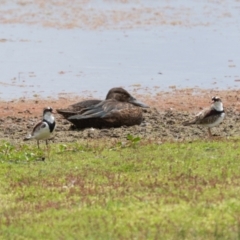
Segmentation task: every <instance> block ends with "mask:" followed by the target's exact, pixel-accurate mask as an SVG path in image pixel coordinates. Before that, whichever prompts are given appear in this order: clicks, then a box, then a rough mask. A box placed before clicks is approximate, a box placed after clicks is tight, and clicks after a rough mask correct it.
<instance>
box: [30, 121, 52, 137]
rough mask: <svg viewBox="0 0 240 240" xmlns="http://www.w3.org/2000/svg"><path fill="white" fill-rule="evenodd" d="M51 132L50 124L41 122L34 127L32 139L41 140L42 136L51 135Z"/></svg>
mask: <svg viewBox="0 0 240 240" xmlns="http://www.w3.org/2000/svg"><path fill="white" fill-rule="evenodd" d="M49 132H50V130H49V126H48V124H47V123H46V122H43V121H41V122H39V123H37V124H36V125H35V126H34V128H33V130H32V133H31V138H39V139H41V138H42V136H45V135H46V133H49Z"/></svg>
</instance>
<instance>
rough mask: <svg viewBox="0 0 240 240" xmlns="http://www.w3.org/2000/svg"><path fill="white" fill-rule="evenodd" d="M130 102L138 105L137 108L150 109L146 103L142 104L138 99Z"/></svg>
mask: <svg viewBox="0 0 240 240" xmlns="http://www.w3.org/2000/svg"><path fill="white" fill-rule="evenodd" d="M129 102H130V103H132V104H134V105H136V106H139V107H142V108H149V106H148V105H146V104H145V103H143V102H140V101H138V100H137V99H134V98H133V99H131V100H130V101H129Z"/></svg>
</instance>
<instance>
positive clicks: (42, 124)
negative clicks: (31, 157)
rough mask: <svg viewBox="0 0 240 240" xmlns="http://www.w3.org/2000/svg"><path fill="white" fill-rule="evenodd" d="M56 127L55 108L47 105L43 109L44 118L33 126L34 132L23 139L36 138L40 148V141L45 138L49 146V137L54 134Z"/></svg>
mask: <svg viewBox="0 0 240 240" xmlns="http://www.w3.org/2000/svg"><path fill="white" fill-rule="evenodd" d="M55 127H56V121H55V117H54V115H53V109H52V108H51V107H46V108H44V109H43V117H42V120H41V121H39V122H38V123H37V124H36V125H35V126H34V128H33V130H32V132H31V133H30V134H29V135H28V136H27V137H25V138H24V139H23V140H24V141H28V140H32V139H35V140H37V145H38V148H39V141H40V140H45V141H46V146H47V147H48V139H49V138H50V137H51V136H52V134H53V132H54V130H55Z"/></svg>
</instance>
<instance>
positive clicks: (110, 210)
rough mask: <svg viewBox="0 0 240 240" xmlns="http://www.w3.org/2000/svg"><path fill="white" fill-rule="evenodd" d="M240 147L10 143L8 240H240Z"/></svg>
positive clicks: (4, 189)
mask: <svg viewBox="0 0 240 240" xmlns="http://www.w3.org/2000/svg"><path fill="white" fill-rule="evenodd" d="M238 142H239V140H234V139H231V140H221V141H219V140H217V141H198V142H192V143H189V142H185V143H163V144H156V143H150V142H148V143H144V141H143V140H140V141H139V139H138V138H131V137H129V140H126V142H125V143H124V142H121V143H117V142H115V143H110V142H108V143H107V142H106V143H104V142H102V141H100V142H98V141H92V142H79V143H74V144H66V145H64V144H51V150H50V151H49V152H48V153H47V152H41V151H38V150H37V149H36V145H35V144H33V145H18V144H10V143H7V142H2V143H0V157H1V167H0V182H1V184H0V194H1V197H0V202H1V204H0V214H1V218H0V234H1V235H0V236H1V239H104V240H105V239H208V240H211V239H240V197H239V196H240V150H239V143H238ZM43 154H44V156H45V157H46V159H45V161H41V159H42V156H43Z"/></svg>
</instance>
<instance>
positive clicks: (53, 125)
mask: <svg viewBox="0 0 240 240" xmlns="http://www.w3.org/2000/svg"><path fill="white" fill-rule="evenodd" d="M43 122H45V123H47V124H48V126H49V130H50V132H53V130H54V128H55V125H56V122H55V121H54V122H53V123H50V122H49V121H47V120H46V119H43Z"/></svg>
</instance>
